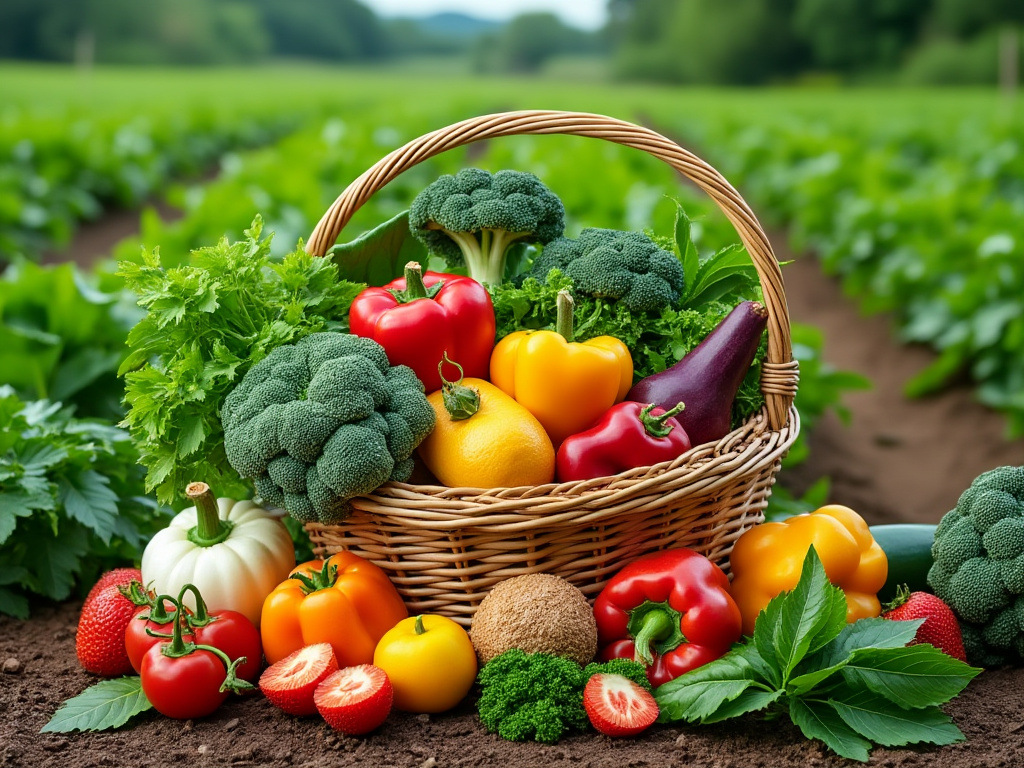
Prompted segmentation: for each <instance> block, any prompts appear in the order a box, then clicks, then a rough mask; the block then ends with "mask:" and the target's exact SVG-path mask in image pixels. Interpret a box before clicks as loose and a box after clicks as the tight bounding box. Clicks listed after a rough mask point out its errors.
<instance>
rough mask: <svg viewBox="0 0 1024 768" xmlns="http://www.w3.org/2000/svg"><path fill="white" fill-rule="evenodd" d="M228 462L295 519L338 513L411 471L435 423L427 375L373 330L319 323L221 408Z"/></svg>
mask: <svg viewBox="0 0 1024 768" xmlns="http://www.w3.org/2000/svg"><path fill="white" fill-rule="evenodd" d="M221 421H222V423H223V426H224V447H225V451H226V453H227V458H228V461H229V462H230V463H231V466H232V467H234V468H235V470H236V471H237V472H238V473H239V474H240V475H241V476H242V477H247V478H252V480H253V483H254V485H255V487H256V491H257V493H259V495H260V496H261V497H262V498H263V500H264V501H266V502H268V503H270V504H274V505H276V506H281V507H284V508H285V509H287V510H288V512H289V513H290V514H291V515H292V516H293V517H295V518H296V519H298V520H301V521H303V522H310V521H318V522H321V523H335V522H338V521H339V520H341V519H343V518H344V517H345V516H346V515H347V514H348V511H349V499H351V498H352V497H354V496H359V495H361V494H364V493H369V492H371V491H373V490H374V489H375V488H377V487H378V486H380V485H382V484H384V483H386V482H387V481H388V480H398V481H404V480H408V479H409V475H410V474H411V472H412V459H411V456H412V452H413V451H414V450H415V448H416V446H417V445H419V444H420V442H422V441H423V439H424V438H425V437H426V436H427V435H428V434H429V433H430V431H431V430H432V429H433V428H434V409H433V408H431V407H430V404H429V403H428V402H427V398H426V396H425V395H424V393H423V384H421V383H420V381H419V379H418V378H416V375H415V374H414V373H413V372H412V370H411V369H410V368H408V367H406V366H404V365H400V366H395V367H392V366H391V365H389V363H388V358H387V355H386V354H385V352H384V348H383V347H381V346H380V345H379V344H377V343H376V342H375V341H372V340H371V339H365V338H360V337H358V336H351V335H348V334H342V333H314V334H311V335H309V336H307V337H305V338H304V339H302V340H301V341H299V342H298V343H297V344H289V345H285V346H281V347H278V348H276V349H275V350H273V351H272V352H271V353H270V354H269V355H267V357H266V358H264V359H263V360H261V361H260V362H259V363H257V364H256V365H254V366H253V367H252V368H250V369H249V371H248V372H247V373H246V374H245V376H244V377H243V378H242V380H241V381H240V382H239V383H238V385H237V386H236V387H235V388H234V389H233V390H232V391H231V392H230V393H229V394H228V396H227V397H226V398H225V400H224V405H223V407H222V409H221Z"/></svg>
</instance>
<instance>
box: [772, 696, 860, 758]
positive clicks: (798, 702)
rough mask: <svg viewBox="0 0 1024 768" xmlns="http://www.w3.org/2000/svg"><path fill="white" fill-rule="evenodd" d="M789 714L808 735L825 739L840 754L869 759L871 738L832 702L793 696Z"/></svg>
mask: <svg viewBox="0 0 1024 768" xmlns="http://www.w3.org/2000/svg"><path fill="white" fill-rule="evenodd" d="M789 717H790V719H791V720H792V721H793V723H795V724H796V726H797V727H798V728H799V729H800V731H801V732H802V733H803V735H804V736H806V737H807V738H808V739H818V740H819V741H823V742H824V743H825V746H827V747H828V748H829V749H831V750H832V751H833V752H835V753H836V754H837V755H839V756H840V757H845V758H848V759H850V760H859V761H860V762H862V763H866V762H867V761H868V756H869V754H870V751H871V742H869V741H868V740H866V739H864V738H862V737H861V736H860V735H858V734H857V732H856V731H855V730H853V729H852V728H851V727H850V726H849V725H847V724H846V722H845V721H844V720H843V719H842V718H841V717H840V716H839V713H838V712H836V711H835V710H834V709H833V708H832V707H831V706H830V705H829V704H827V703H825V702H819V701H804V700H803V699H792V700H790V702H789Z"/></svg>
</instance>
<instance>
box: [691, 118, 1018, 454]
mask: <svg viewBox="0 0 1024 768" xmlns="http://www.w3.org/2000/svg"><path fill="white" fill-rule="evenodd" d="M678 127H679V128H680V129H685V128H684V126H678ZM689 127H691V128H692V126H689ZM1020 129H1021V121H1020V120H1019V119H1014V118H1013V116H1012V115H1011V114H1008V113H1005V112H1001V111H998V110H997V109H995V108H994V107H993V105H990V108H989V110H988V111H984V110H980V111H974V112H970V113H969V114H965V115H960V116H958V117H953V116H950V115H947V116H945V118H944V119H943V120H941V121H930V120H928V119H925V118H924V117H922V119H919V120H914V121H912V120H908V115H907V114H906V112H905V111H904V112H897V113H895V114H893V115H890V116H889V117H888V118H879V119H878V120H876V121H873V122H871V121H864V120H862V119H852V118H851V119H837V117H836V116H835V115H834V114H833V115H831V116H830V115H829V114H819V115H816V116H805V117H803V118H799V119H794V118H790V119H788V120H777V121H771V120H763V121H761V122H757V123H751V121H749V120H745V119H742V118H739V117H738V116H735V115H718V116H707V117H705V118H704V119H703V120H702V121H701V124H700V126H699V128H698V130H697V131H695V132H694V135H695V136H697V137H698V141H699V142H700V143H701V144H708V145H712V146H715V147H717V148H718V149H719V155H720V158H721V162H720V165H721V167H722V170H723V171H724V172H725V173H726V174H727V175H728V176H729V177H730V179H732V180H733V181H734V182H735V183H737V184H738V185H739V186H740V187H741V188H742V189H743V190H744V192H745V193H746V194H747V195H748V197H749V199H750V200H751V201H752V203H753V204H755V205H756V206H757V207H758V210H761V211H767V212H769V214H770V215H771V217H772V218H773V219H774V220H775V221H776V222H778V223H784V224H787V225H789V226H790V231H791V237H792V240H793V244H794V246H795V248H797V249H800V250H803V249H810V250H812V251H814V252H816V253H817V254H818V255H819V257H820V259H821V262H822V264H823V265H824V267H825V269H826V270H827V271H828V272H830V273H832V274H836V275H838V276H840V277H841V278H842V281H843V284H844V288H845V290H846V291H847V293H848V294H849V295H851V296H853V297H855V298H856V299H857V300H858V301H859V302H860V304H861V306H862V308H863V309H864V311H867V312H889V313H891V314H892V315H893V317H894V318H895V321H896V323H897V325H898V329H899V334H900V338H901V339H902V340H903V341H905V342H908V343H912V342H920V343H925V344H928V345H930V346H931V347H933V348H934V349H935V350H936V351H937V352H938V357H937V358H936V360H935V362H934V363H933V364H932V365H930V366H929V367H928V368H926V369H925V370H923V371H921V372H920V373H919V374H918V375H917V376H915V377H914V378H913V379H912V380H910V381H909V382H907V385H906V392H907V394H908V395H911V396H920V395H924V394H927V393H930V392H933V391H936V390H938V389H941V388H942V387H944V386H946V385H947V384H949V383H950V382H954V381H956V380H959V379H960V378H962V377H963V376H965V375H967V376H969V377H970V378H971V379H972V380H973V381H974V382H975V383H976V384H977V397H978V399H979V400H980V401H981V402H983V403H985V404H986V405H989V406H991V407H993V408H996V409H999V410H1002V411H1004V412H1005V413H1006V414H1007V415H1008V418H1009V427H1010V432H1011V434H1013V435H1018V436H1019V435H1021V434H1024V394H1022V393H1024V293H1022V291H1021V287H1022V286H1024V239H1022V237H1021V234H1020V220H1021V216H1022V214H1024V143H1022V141H1021V138H1020V136H1021V131H1020Z"/></svg>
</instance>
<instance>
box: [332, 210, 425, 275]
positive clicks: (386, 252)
mask: <svg viewBox="0 0 1024 768" xmlns="http://www.w3.org/2000/svg"><path fill="white" fill-rule="evenodd" d="M329 253H331V254H333V256H334V262H335V263H336V264H337V265H338V274H339V277H340V278H342V279H344V280H351V281H353V282H357V283H366V284H367V285H384V284H385V283H389V282H391V281H392V280H394V279H395V278H396V277H399V276H400V275H401V274H402V270H403V268H404V267H405V265H406V264H407V263H408V262H410V261H418V262H419V263H420V264H425V263H426V260H427V251H426V249H425V248H424V247H423V244H422V243H420V241H419V240H417V239H416V238H415V237H413V236H412V232H411V231H410V230H409V212H408V211H403V212H402V213H400V214H398V215H397V216H395V217H394V218H393V219H389V220H388V221H385V222H384V223H383V224H381V225H380V226H378V227H375V228H374V229H371V230H370V231H369V232H365V233H363V234H362V235H360V236H359V237H357V238H356V239H355V240H352V241H351V242H348V243H339V244H338V245H335V246H334V247H333V248H331V249H330V251H329Z"/></svg>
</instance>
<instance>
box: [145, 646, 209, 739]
mask: <svg viewBox="0 0 1024 768" xmlns="http://www.w3.org/2000/svg"><path fill="white" fill-rule="evenodd" d="M170 645H171V643H167V642H164V643H161V644H160V645H154V646H153V647H152V648H150V649H149V650H148V651H147V652H146V655H145V656H143V657H142V669H141V670H140V671H139V674H140V676H141V678H142V692H143V693H144V694H146V698H147V699H149V702H150V703H151V704H152V705H153V708H154V709H155V710H156V711H157V712H159V713H160V714H161V715H164V716H166V717H173V718H176V719H178V720H190V719H192V718H194V717H205V716H206V715H209V714H210V713H212V712H213V711H214V710H215V709H217V707H219V706H220V705H221V704H222V703H223V702H224V699H226V698H227V697H228V691H226V690H225V691H221V690H220V687H221V684H222V683H223V682H224V680H225V678H226V676H227V673H226V671H225V669H224V662H223V661H221V660H220V658H219V657H217V656H216V655H215V654H213V653H211V652H210V651H206V650H202V649H196V650H194V651H192V652H191V653H189V654H188V655H186V656H180V657H178V658H171V657H169V656H166V655H164V648H166V647H169V646H170Z"/></svg>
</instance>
